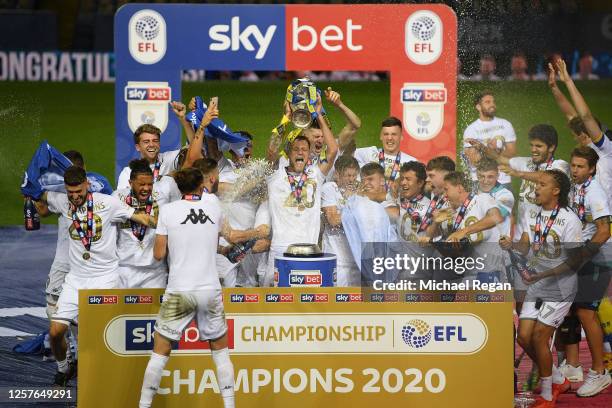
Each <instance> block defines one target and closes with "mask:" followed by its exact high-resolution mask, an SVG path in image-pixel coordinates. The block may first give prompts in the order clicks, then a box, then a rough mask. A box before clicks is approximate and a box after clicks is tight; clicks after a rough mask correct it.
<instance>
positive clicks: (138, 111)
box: [124, 81, 172, 132]
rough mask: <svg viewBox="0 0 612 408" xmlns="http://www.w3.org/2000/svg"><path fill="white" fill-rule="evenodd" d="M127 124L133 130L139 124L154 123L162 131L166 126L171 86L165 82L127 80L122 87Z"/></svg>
mask: <svg viewBox="0 0 612 408" xmlns="http://www.w3.org/2000/svg"><path fill="white" fill-rule="evenodd" d="M124 95H125V102H126V103H127V108H128V111H127V118H128V125H129V126H130V129H131V130H132V132H135V131H136V129H138V127H139V126H140V125H143V124H145V123H146V124H149V125H155V126H157V127H158V128H160V129H161V131H162V132H163V131H164V130H166V126H168V103H169V102H170V101H171V100H172V88H170V87H169V86H168V83H167V82H132V81H130V82H128V83H127V86H126V87H125V89H124Z"/></svg>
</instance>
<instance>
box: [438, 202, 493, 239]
mask: <svg viewBox="0 0 612 408" xmlns="http://www.w3.org/2000/svg"><path fill="white" fill-rule="evenodd" d="M503 221H504V217H502V215H501V212H500V211H499V209H498V208H497V207H494V208H491V209H489V211H487V214H486V215H485V217H484V218H483V219H481V220H479V221H477V222H475V223H474V224H470V225H469V226H466V227H465V228H462V229H460V230H458V231H455V232H453V233H452V234H450V235H449V236H448V239H447V241H449V242H459V241H460V240H461V239H462V238H465V237H469V236H470V235H472V234H477V233H479V232H481V231H486V230H488V229H491V228H494V227H495V226H496V225H497V224H501V223H502V222H503Z"/></svg>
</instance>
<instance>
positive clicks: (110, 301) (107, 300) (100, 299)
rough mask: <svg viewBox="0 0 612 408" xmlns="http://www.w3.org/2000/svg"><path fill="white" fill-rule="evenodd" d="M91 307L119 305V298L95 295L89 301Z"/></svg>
mask: <svg viewBox="0 0 612 408" xmlns="http://www.w3.org/2000/svg"><path fill="white" fill-rule="evenodd" d="M88 301H89V302H88V303H89V304H90V305H114V304H116V303H117V296H116V295H112V296H106V295H94V296H90V297H89V299H88Z"/></svg>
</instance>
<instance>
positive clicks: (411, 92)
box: [401, 83, 446, 140]
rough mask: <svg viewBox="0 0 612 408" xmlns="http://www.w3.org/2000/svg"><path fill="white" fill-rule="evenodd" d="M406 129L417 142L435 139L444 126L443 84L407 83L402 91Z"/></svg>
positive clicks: (444, 97) (444, 96) (444, 91)
mask: <svg viewBox="0 0 612 408" xmlns="http://www.w3.org/2000/svg"><path fill="white" fill-rule="evenodd" d="M401 98H402V105H403V106H404V121H403V123H404V128H405V129H406V131H407V132H408V133H409V134H410V136H412V137H413V138H415V139H417V140H429V139H433V138H434V137H436V136H437V135H438V133H440V130H441V129H442V126H443V125H444V105H445V104H446V88H445V87H444V84H443V83H405V84H404V86H403V88H402V90H401Z"/></svg>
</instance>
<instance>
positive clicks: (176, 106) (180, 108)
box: [170, 101, 195, 143]
mask: <svg viewBox="0 0 612 408" xmlns="http://www.w3.org/2000/svg"><path fill="white" fill-rule="evenodd" d="M170 107H171V108H172V111H173V112H174V114H175V115H176V117H177V119H178V120H179V122H181V125H182V126H183V130H184V131H185V134H186V135H187V141H188V142H189V143H191V141H192V140H193V137H194V136H195V132H194V130H193V127H191V123H190V122H189V121H188V120H187V118H186V117H185V114H186V113H187V107H186V106H185V104H184V103H183V102H177V101H172V102H170Z"/></svg>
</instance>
